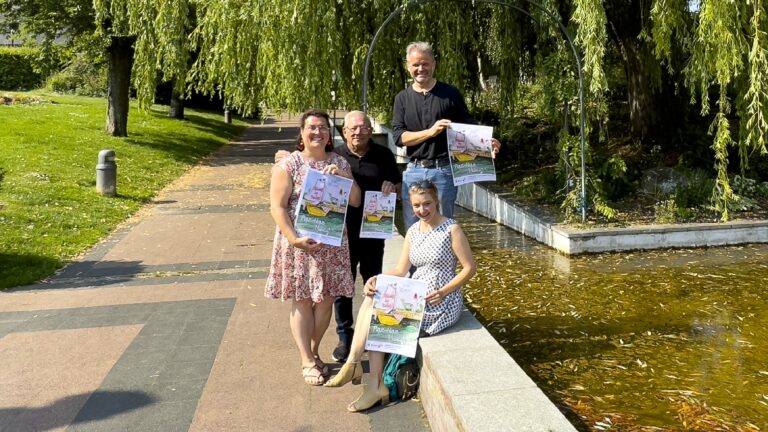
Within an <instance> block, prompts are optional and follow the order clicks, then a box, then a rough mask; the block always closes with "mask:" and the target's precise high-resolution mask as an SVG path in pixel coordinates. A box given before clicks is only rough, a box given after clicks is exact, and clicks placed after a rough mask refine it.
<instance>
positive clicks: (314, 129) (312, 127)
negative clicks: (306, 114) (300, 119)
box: [306, 125, 330, 133]
mask: <svg viewBox="0 0 768 432" xmlns="http://www.w3.org/2000/svg"><path fill="white" fill-rule="evenodd" d="M306 128H307V129H309V131H310V132H321V133H328V131H329V130H330V129H329V128H328V126H315V125H309V126H307V127H306Z"/></svg>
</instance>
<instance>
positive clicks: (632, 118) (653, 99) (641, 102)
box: [624, 38, 669, 141]
mask: <svg viewBox="0 0 768 432" xmlns="http://www.w3.org/2000/svg"><path fill="white" fill-rule="evenodd" d="M624 43H625V45H624V48H625V51H626V58H625V71H626V74H627V103H628V104H629V128H630V133H631V134H632V136H633V137H635V138H639V139H640V140H642V141H646V140H648V139H651V140H653V138H654V135H656V136H658V135H659V134H660V133H662V132H664V129H665V125H664V124H663V123H664V121H663V119H665V118H667V114H666V112H665V111H666V109H667V108H669V104H668V102H669V101H665V99H667V98H666V97H665V96H667V94H666V93H664V92H663V89H662V88H660V85H662V84H661V83H660V82H658V81H655V80H658V79H664V78H665V77H664V74H663V73H662V76H661V77H659V76H655V73H654V72H655V71H649V70H648V65H650V64H654V63H649V62H648V61H647V60H648V59H649V58H650V52H649V48H648V46H647V44H645V43H643V42H640V41H638V40H637V38H634V39H633V40H625V41H624ZM658 72H661V71H658Z"/></svg>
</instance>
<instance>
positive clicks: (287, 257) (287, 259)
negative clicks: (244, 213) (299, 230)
mask: <svg viewBox="0 0 768 432" xmlns="http://www.w3.org/2000/svg"><path fill="white" fill-rule="evenodd" d="M330 164H335V165H336V166H338V167H339V169H342V170H346V171H349V164H348V163H347V161H346V160H344V158H342V157H341V156H339V155H337V154H335V153H328V158H327V159H326V160H324V161H317V162H313V161H307V160H304V158H302V156H301V153H300V152H298V151H294V152H293V153H291V154H290V156H288V157H286V158H285V159H283V160H282V161H280V162H278V163H277V165H278V166H279V167H281V168H283V169H285V171H286V172H287V173H288V175H289V176H290V177H291V180H292V181H293V190H292V191H291V196H290V197H289V198H288V215H289V217H290V219H291V223H293V222H295V219H296V204H297V203H298V202H299V194H301V188H302V186H303V184H304V179H305V178H306V176H307V170H308V169H309V168H312V169H316V170H322V169H323V168H324V167H325V166H326V165H330ZM353 293H354V282H353V280H352V270H351V265H350V262H349V243H348V241H347V232H346V229H345V230H344V236H343V238H342V241H341V246H329V245H323V246H321V247H320V248H319V249H318V250H316V251H314V252H306V251H304V250H301V249H299V248H295V247H293V246H291V245H290V243H288V239H286V238H285V236H283V234H282V233H281V232H280V229H279V228H276V229H275V239H274V242H273V246H272V265H271V267H270V269H269V277H268V278H267V285H266V288H265V290H264V295H265V296H266V297H268V298H275V299H281V300H288V299H291V300H304V299H308V298H310V299H312V301H313V302H316V303H319V302H321V301H323V299H324V298H325V296H331V297H337V296H345V297H351V296H352V294H353Z"/></svg>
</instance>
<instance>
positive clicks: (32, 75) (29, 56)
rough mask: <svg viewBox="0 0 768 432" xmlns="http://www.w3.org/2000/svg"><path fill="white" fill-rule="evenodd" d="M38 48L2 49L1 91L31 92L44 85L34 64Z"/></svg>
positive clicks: (0, 59)
mask: <svg viewBox="0 0 768 432" xmlns="http://www.w3.org/2000/svg"><path fill="white" fill-rule="evenodd" d="M37 54H38V50H37V49H36V48H27V47H0V90H31V89H34V88H37V87H39V86H40V84H41V83H42V77H41V76H40V75H39V74H38V73H36V72H35V71H34V68H33V67H32V64H33V62H34V60H35V57H36V56H37Z"/></svg>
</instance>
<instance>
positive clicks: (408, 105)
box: [392, 42, 500, 228]
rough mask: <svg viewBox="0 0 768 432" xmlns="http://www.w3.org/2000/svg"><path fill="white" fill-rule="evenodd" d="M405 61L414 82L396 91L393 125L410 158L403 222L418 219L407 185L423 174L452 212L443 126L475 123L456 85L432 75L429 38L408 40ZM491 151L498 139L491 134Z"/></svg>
mask: <svg viewBox="0 0 768 432" xmlns="http://www.w3.org/2000/svg"><path fill="white" fill-rule="evenodd" d="M405 62H406V67H407V68H408V72H409V73H410V74H411V77H412V78H413V84H412V85H411V86H409V87H408V88H406V89H405V90H403V91H401V92H400V93H398V94H397V96H395V104H394V108H393V114H392V129H393V131H394V134H393V135H394V139H395V144H396V145H398V146H400V147H406V151H407V153H408V158H409V159H410V162H409V163H408V167H407V168H406V170H405V173H404V174H403V187H402V199H403V218H404V220H405V224H406V228H408V227H410V226H411V225H413V224H414V223H416V221H417V218H416V216H415V215H414V214H413V209H412V208H411V202H410V197H409V195H408V188H409V187H410V186H411V185H412V184H414V183H418V182H420V181H422V180H430V181H431V182H432V183H434V184H435V186H437V192H438V198H439V200H440V212H441V213H442V214H443V215H444V216H446V217H453V207H454V204H455V202H456V192H457V188H456V186H454V185H453V174H452V173H451V166H450V162H449V160H448V141H447V135H446V133H445V129H447V128H449V127H450V124H451V122H452V121H455V122H457V123H470V124H475V123H476V121H475V120H474V119H473V118H472V116H471V115H470V114H469V110H467V104H466V103H465V102H464V97H463V96H462V95H461V93H460V92H459V90H458V89H457V88H456V87H453V86H452V85H449V84H446V83H444V82H440V81H438V80H436V79H435V78H434V77H433V76H432V75H433V74H434V72H435V66H436V65H437V63H436V61H435V56H434V53H433V51H432V46H431V45H430V44H429V43H427V42H412V43H411V44H409V45H408V47H407V48H406V49H405ZM493 147H494V151H495V152H496V151H498V149H499V147H500V143H499V141H498V140H496V139H494V140H493Z"/></svg>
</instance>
